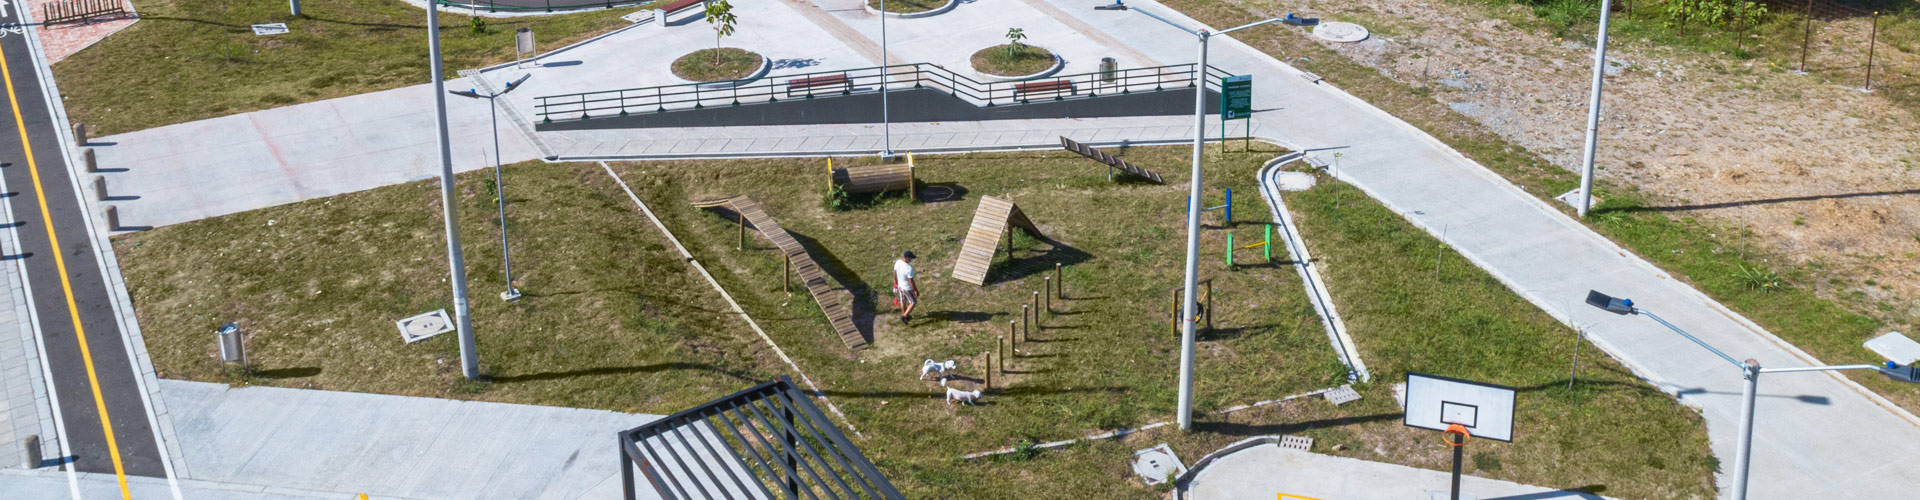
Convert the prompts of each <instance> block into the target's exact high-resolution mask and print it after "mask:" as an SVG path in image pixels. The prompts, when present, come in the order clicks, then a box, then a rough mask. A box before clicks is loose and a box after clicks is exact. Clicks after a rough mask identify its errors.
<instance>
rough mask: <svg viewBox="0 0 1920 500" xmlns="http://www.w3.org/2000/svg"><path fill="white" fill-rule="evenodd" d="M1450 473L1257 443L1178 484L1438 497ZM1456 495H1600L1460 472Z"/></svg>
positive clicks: (1343, 498) (1240, 491)
mask: <svg viewBox="0 0 1920 500" xmlns="http://www.w3.org/2000/svg"><path fill="white" fill-rule="evenodd" d="M1452 489H1453V474H1451V473H1448V472H1441V471H1437V470H1427V469H1417V468H1413V467H1407V466H1404V465H1394V464H1384V463H1380V462H1369V461H1366V460H1360V459H1355V458H1346V457H1336V456H1333V455H1321V454H1318V453H1308V452H1304V451H1298V450H1289V449H1286V448H1281V447H1279V446H1276V445H1271V444H1267V445H1259V446H1254V447H1252V448H1247V449H1245V450H1241V451H1237V452H1234V453H1232V454H1229V455H1226V456H1223V457H1220V458H1219V459H1218V460H1215V461H1214V462H1213V463H1212V464H1209V465H1208V466H1207V468H1205V469H1202V470H1200V472H1199V473H1197V474H1196V475H1195V476H1194V477H1193V481H1191V482H1190V483H1188V484H1187V487H1186V489H1185V490H1184V493H1185V497H1184V498H1185V499H1188V500H1238V499H1246V498H1260V499H1266V498H1275V497H1277V496H1278V494H1280V493H1285V494H1287V495H1290V497H1289V498H1291V497H1307V498H1313V499H1318V500H1431V499H1444V498H1447V497H1448V494H1449V493H1450V492H1452ZM1460 498H1462V499H1469V498H1471V499H1478V500H1549V499H1564V500H1576V499H1579V500H1601V498H1603V497H1600V496H1598V495H1592V494H1588V493H1581V492H1577V491H1567V490H1556V489H1552V488H1541V487H1539V486H1530V485H1525V484H1519V483H1512V482H1507V481H1500V480H1495V479H1486V478H1480V477H1474V476H1472V475H1462V476H1461V477H1460Z"/></svg>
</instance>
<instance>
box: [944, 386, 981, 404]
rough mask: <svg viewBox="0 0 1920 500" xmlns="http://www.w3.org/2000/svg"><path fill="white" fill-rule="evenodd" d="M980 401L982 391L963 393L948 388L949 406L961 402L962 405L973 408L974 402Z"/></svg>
mask: <svg viewBox="0 0 1920 500" xmlns="http://www.w3.org/2000/svg"><path fill="white" fill-rule="evenodd" d="M978 400H980V390H978V389H975V390H971V391H962V390H959V389H955V388H952V387H948V388H947V404H949V405H951V404H953V402H954V401H959V402H960V404H963V405H970V406H971V405H973V402H974V401H978Z"/></svg>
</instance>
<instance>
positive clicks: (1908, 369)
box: [1587, 291, 1920, 500]
mask: <svg viewBox="0 0 1920 500" xmlns="http://www.w3.org/2000/svg"><path fill="white" fill-rule="evenodd" d="M1587 305H1591V306H1593V307H1597V308H1600V309H1601V310H1604V311H1607V312H1610V313H1614V314H1619V315H1622V316H1625V315H1628V314H1634V315H1644V316H1646V317H1648V318H1653V320H1654V321H1657V322H1659V323H1660V324H1661V325H1662V326H1665V327H1667V329H1669V330H1673V332H1674V333H1678V334H1680V335H1681V336H1683V337H1686V338H1687V340H1691V341H1693V343H1695V344H1699V345H1700V347H1702V348H1705V349H1706V350H1708V351H1712V352H1713V354H1714V355H1716V356H1719V357H1720V359H1723V360H1726V362H1728V363H1731V364H1733V365H1734V366H1735V367H1738V368H1739V369H1740V374H1741V377H1743V378H1745V379H1746V385H1745V388H1744V389H1743V390H1741V391H1740V393H1741V398H1742V400H1741V402H1740V431H1739V438H1740V443H1739V446H1738V447H1737V448H1736V449H1735V451H1734V455H1733V500H1746V498H1747V469H1748V468H1749V467H1750V466H1751V465H1752V461H1751V460H1749V459H1750V458H1751V456H1752V455H1753V419H1754V411H1753V410H1754V400H1755V398H1757V397H1758V395H1759V392H1760V374H1763V373H1795V372H1817V371H1841V370H1874V371H1878V372H1880V373H1881V374H1883V375H1886V376H1887V377H1888V378H1892V379H1894V380H1899V381H1905V382H1910V383H1920V367H1915V366H1900V364H1899V363H1895V362H1892V361H1888V362H1887V364H1886V365H1885V366H1882V365H1828V366H1801V367H1794V368H1761V367H1760V362H1759V361H1755V360H1752V359H1748V360H1746V361H1745V362H1740V361H1734V360H1733V356H1728V355H1727V353H1725V352H1721V351H1720V350H1719V349H1715V348H1714V347H1713V346H1712V345H1709V344H1707V342H1706V341H1703V340H1700V338H1699V337H1695V336H1693V334H1690V333H1687V331H1686V330H1681V329H1680V327H1677V326H1674V325H1673V323H1668V322H1667V320H1665V319H1662V318H1660V316H1658V315H1655V314H1653V313H1652V312H1651V311H1647V310H1646V309H1641V308H1638V307H1634V305H1633V299H1622V298H1615V297H1612V296H1609V295H1607V294H1604V293H1600V292H1598V291H1588V292H1587Z"/></svg>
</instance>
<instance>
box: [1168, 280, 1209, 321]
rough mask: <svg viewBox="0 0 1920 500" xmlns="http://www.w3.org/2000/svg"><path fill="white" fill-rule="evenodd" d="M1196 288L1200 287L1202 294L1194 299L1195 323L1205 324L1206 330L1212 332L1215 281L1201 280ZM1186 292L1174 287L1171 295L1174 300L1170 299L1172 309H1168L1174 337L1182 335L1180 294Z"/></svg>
mask: <svg viewBox="0 0 1920 500" xmlns="http://www.w3.org/2000/svg"><path fill="white" fill-rule="evenodd" d="M1196 286H1198V287H1199V290H1200V293H1199V295H1198V296H1196V297H1194V299H1193V302H1194V304H1195V305H1194V312H1193V322H1194V323H1202V322H1205V324H1206V329H1207V330H1212V329H1213V280H1212V279H1204V280H1200V282H1199V283H1197V284H1196ZM1184 291H1186V289H1184V288H1181V287H1174V288H1173V290H1172V293H1170V294H1169V295H1171V296H1172V299H1170V302H1171V304H1172V307H1171V308H1169V309H1167V311H1168V312H1167V323H1168V324H1170V325H1172V326H1173V334H1174V335H1179V334H1180V293H1181V292H1184Z"/></svg>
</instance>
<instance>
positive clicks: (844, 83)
mask: <svg viewBox="0 0 1920 500" xmlns="http://www.w3.org/2000/svg"><path fill="white" fill-rule="evenodd" d="M820 87H844V88H845V90H846V91H848V92H852V91H853V80H852V79H850V78H847V75H844V74H840V75H820V76H809V77H806V78H795V79H792V80H787V97H793V91H796V90H805V91H807V95H813V89H815V88H820Z"/></svg>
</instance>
